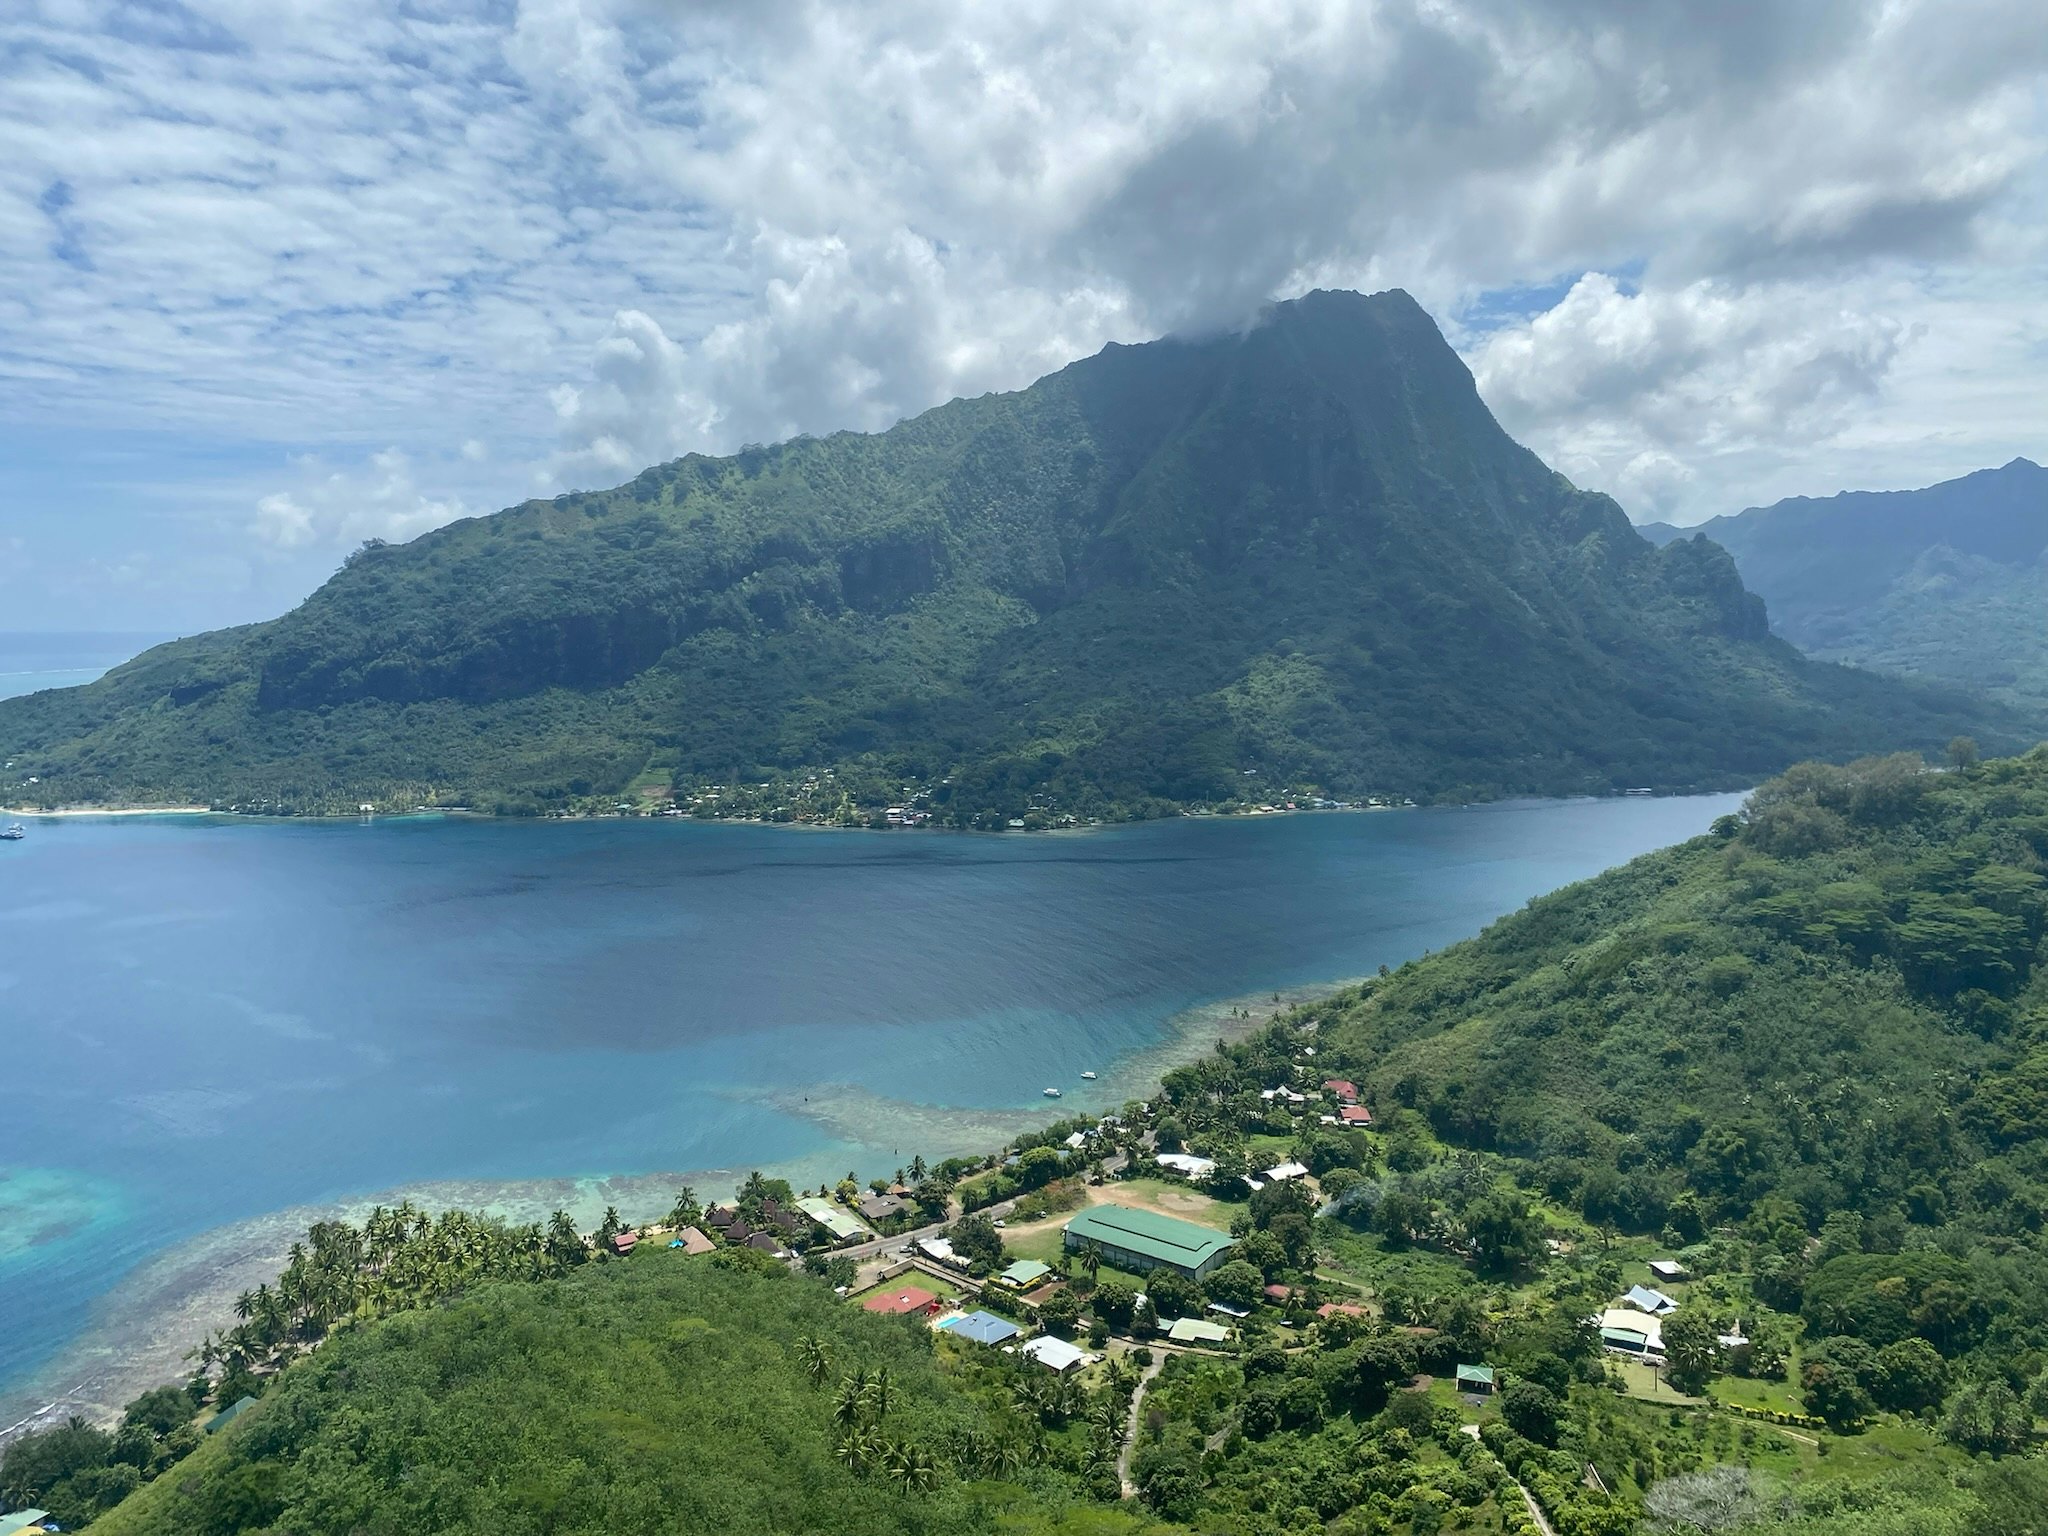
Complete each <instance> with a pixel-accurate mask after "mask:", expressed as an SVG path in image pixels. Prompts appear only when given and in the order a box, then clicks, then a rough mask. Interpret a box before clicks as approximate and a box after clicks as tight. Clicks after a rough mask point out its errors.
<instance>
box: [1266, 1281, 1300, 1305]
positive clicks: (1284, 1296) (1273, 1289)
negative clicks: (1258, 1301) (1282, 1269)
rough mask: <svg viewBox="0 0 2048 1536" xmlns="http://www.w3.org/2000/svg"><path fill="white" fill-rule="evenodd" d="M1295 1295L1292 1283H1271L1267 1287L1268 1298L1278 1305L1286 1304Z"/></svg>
mask: <svg viewBox="0 0 2048 1536" xmlns="http://www.w3.org/2000/svg"><path fill="white" fill-rule="evenodd" d="M1293 1295H1294V1287H1293V1286H1291V1285H1269V1286H1267V1287H1266V1300H1268V1301H1270V1302H1272V1303H1273V1304H1274V1305H1276V1306H1285V1305H1286V1304H1287V1302H1288V1300H1289V1299H1290V1298H1291V1297H1292V1296H1293Z"/></svg>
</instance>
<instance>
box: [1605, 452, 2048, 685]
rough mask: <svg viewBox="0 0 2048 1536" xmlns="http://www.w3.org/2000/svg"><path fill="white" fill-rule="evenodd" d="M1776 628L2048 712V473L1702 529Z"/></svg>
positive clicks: (2014, 469)
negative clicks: (2046, 619) (2046, 618)
mask: <svg viewBox="0 0 2048 1536" xmlns="http://www.w3.org/2000/svg"><path fill="white" fill-rule="evenodd" d="M1642 531H1643V534H1644V536H1645V537H1647V538H1649V539H1650V540H1652V541H1653V542H1655V543H1657V544H1660V545H1665V546H1669V545H1670V544H1671V543H1672V542H1673V541H1675V540H1678V539H1681V538H1689V537H1694V536H1697V535H1700V534H1704V535H1705V536H1706V537H1708V538H1710V539H1712V540H1713V541H1714V542H1715V543H1717V544H1719V545H1720V546H1721V547H1722V548H1723V549H1726V550H1727V551H1728V552H1729V553H1730V554H1731V555H1733V556H1734V557H1735V564H1736V567H1737V568H1738V569H1739V570H1740V571H1741V572H1742V579H1743V582H1744V583H1745V584H1746V585H1747V586H1748V587H1749V588H1750V589H1751V590H1752V591H1754V592H1756V593H1758V594H1759V595H1760V596H1761V597H1762V598H1763V600H1764V601H1765V603H1766V604H1768V605H1769V607H1770V612H1771V621H1772V626H1773V627H1774V628H1775V629H1776V630H1777V632H1778V633H1779V634H1781V635H1783V636H1784V637H1785V638H1786V639H1787V640H1789V641H1791V642H1792V643H1793V644H1794V645H1796V646H1798V647H1799V648H1800V649H1801V650H1804V651H1808V652H1810V653H1812V654H1813V655H1816V656H1822V657H1827V658H1830V659H1832V660H1836V661H1848V662H1854V663H1856V664H1857V665H1859V666H1866V667H1877V668H1881V669H1883V670H1886V671H1891V672H1902V673H1912V674H1918V675H1921V676H1925V677H1933V678H1945V679H1948V680H1950V681H1953V682H1959V683H1963V684H1966V685H1968V686H1970V687H1972V688H1979V689H1984V690H1987V691H1990V692H1992V693H1994V694H1996V695H1998V696H2001V697H2003V698H2005V699H2007V700H2008V701H2010V702H2013V703H2016V704H2019V705H2021V706H2022V707H2023V708H2027V709H2030V710H2036V711H2038V709H2039V708H2040V706H2041V705H2042V704H2043V703H2044V702H2048V624H2044V623H2043V622H2042V614H2043V613H2044V612H2048V558H2044V557H2048V469H2043V468H2042V467H2041V466H2040V465H2038V464H2035V463H2032V462H2031V461H2029V460H2027V459H2014V460H2013V461H2012V462H2011V463H2010V464H2007V465H2005V466H2004V467H2003V468H2001V469H1985V470H1979V471H1978V472H1977V473H1976V474H1973V475H1965V476H1963V477H1962V478H1961V479H1959V480H1945V481H1943V482H1942V483H1941V484H1939V485H1931V486H1928V487H1927V488H1926V489H1925V490H1918V491H1848V492H1844V493H1843V494H1842V495H1839V496H1829V497H1825V498H1819V499H1816V498H1810V497H1804V496H1800V497H1794V498H1793V499H1791V500H1789V501H1781V502H1777V503H1775V504H1774V505H1772V506H1768V507H1752V508H1750V509H1749V510H1748V511H1746V512H1741V513H1737V514H1735V515H1734V516H1730V517H1717V518H1714V519H1713V520H1711V521H1710V522H1706V523H1702V524H1701V525H1700V526H1699V527H1697V528H1673V527H1671V526H1670V525H1669V524H1664V523H1658V524H1652V525H1650V526H1648V527H1645V528H1644V529H1643V530H1642Z"/></svg>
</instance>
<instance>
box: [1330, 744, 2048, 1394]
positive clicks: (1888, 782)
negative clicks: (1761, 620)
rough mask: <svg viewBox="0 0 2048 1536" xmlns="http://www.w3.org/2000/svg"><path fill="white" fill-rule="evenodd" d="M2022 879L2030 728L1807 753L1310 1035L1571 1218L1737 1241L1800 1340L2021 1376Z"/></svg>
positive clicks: (2046, 1085)
mask: <svg viewBox="0 0 2048 1536" xmlns="http://www.w3.org/2000/svg"><path fill="white" fill-rule="evenodd" d="M2044 869H2048V749H2039V750H2036V751H2035V752H2033V753H2031V754H2029V755H2028V756H2026V757H2024V758H2019V759H2007V760H2003V761H1999V762H1993V763H1987V764H1984V765H1981V766H1975V767H1970V768H1967V769H1963V770H1959V771H1954V772H1947V773H1928V772H1925V771H1923V770H1921V769H1920V767H1919V765H1918V764H1917V763H1914V762H1912V761H1910V760H1903V759H1881V760H1876V761H1873V762H1870V763H1865V764H1860V765H1856V766H1853V767H1851V768H1848V769H1831V768H1822V767H1818V766H1807V767H1803V768H1801V769H1799V770H1797V771H1796V772H1794V773H1792V774H1790V775H1788V776H1787V777H1785V778H1784V779H1781V780H1777V781H1774V782H1772V783H1771V784H1768V785H1766V786H1765V787H1764V788H1763V789H1761V790H1759V791H1758V792H1757V795H1756V796H1755V797H1754V799H1753V800H1752V802H1751V805H1750V809H1749V811H1748V813H1747V815H1746V818H1745V819H1744V820H1742V821H1741V822H1740V823H1739V824H1738V823H1737V822H1736V821H1735V820H1734V819H1732V818H1731V819H1730V820H1729V821H1728V822H1727V823H1726V824H1724V825H1723V826H1722V827H1721V828H1719V829H1718V830H1717V833H1716V835H1714V836H1710V837H1705V838H1700V839H1696V840H1695V841H1693V842H1691V843H1688V844H1685V845H1682V846H1680V847H1677V848H1673V849H1670V850H1668V851H1666V852H1663V853H1659V854H1653V855H1651V856H1649V857H1647V858H1643V859H1639V860H1637V861H1636V862H1634V863H1632V864H1630V865H1628V866H1627V867H1626V868H1624V869H1621V870H1618V871H1615V872H1613V873H1611V874H1608V875H1604V876H1602V877H1600V878H1599V879H1596V880H1593V881H1590V882H1588V883H1586V884H1584V885H1580V886H1576V887H1573V888H1571V889H1569V890H1567V891H1564V892H1561V893H1559V894H1557V895H1554V896H1549V897H1545V898H1543V899H1541V900H1539V901H1537V902H1534V903H1532V904H1531V905H1530V906H1529V908H1528V909H1527V910H1525V911H1524V912H1522V913H1520V914H1518V915H1517V916H1514V917H1512V918H1509V919H1506V920H1504V921H1503V922H1501V923H1499V924H1497V925H1495V926H1494V927H1493V928H1492V929H1490V930H1489V931H1488V932H1487V933H1486V934H1485V935H1484V936H1482V937H1481V938H1479V939H1476V940H1474V941H1472V942H1470V943H1468V944H1464V945H1460V946H1458V947H1457V948H1455V949H1453V950H1449V951H1446V952H1444V953H1443V954H1441V955H1438V956H1435V957H1433V958H1431V959H1429V960H1426V961H1423V962H1420V963H1417V964H1414V965H1410V966H1406V967H1403V968H1402V969H1401V970H1400V971H1398V972H1396V973H1395V974H1394V975H1392V976H1391V977H1388V978H1386V979H1385V980H1383V981H1381V982H1380V983H1378V984H1376V985H1373V986H1370V987H1369V988H1367V989H1366V991H1365V992H1364V993H1363V994H1362V995H1358V996H1354V997H1352V998H1351V999H1350V1000H1349V1001H1348V1002H1347V1003H1345V1004H1344V1006H1343V1007H1342V1008H1341V1010H1339V1011H1338V1012H1337V1013H1336V1014H1335V1016H1334V1017H1332V1018H1331V1019H1329V1020H1328V1022H1327V1023H1326V1024H1325V1026H1324V1028H1325V1030H1326V1031H1327V1032H1328V1033H1329V1034H1330V1035H1331V1036H1332V1037H1333V1038H1334V1039H1335V1040H1336V1041H1337V1042H1340V1043H1341V1048H1342V1057H1341V1059H1344V1060H1348V1061H1352V1062H1355V1063H1357V1064H1358V1066H1359V1068H1360V1070H1362V1071H1364V1072H1365V1073H1366V1075H1367V1078H1368V1080H1369V1081H1370V1082H1371V1084H1372V1085H1373V1089H1374V1092H1375V1094H1376V1095H1377V1096H1378V1098H1379V1101H1380V1102H1381V1103H1382V1104H1384V1105H1386V1106H1388V1107H1389V1108H1393V1107H1395V1106H1407V1107H1410V1108H1412V1109H1414V1110H1415V1111H1418V1112H1419V1114H1420V1116H1421V1117H1422V1118H1423V1120H1425V1121H1426V1122H1427V1123H1428V1124H1429V1125H1430V1126H1431V1127H1432V1128H1433V1129H1434V1130H1435V1132H1436V1133H1437V1134H1439V1135H1442V1136H1444V1137H1446V1138H1448V1139H1450V1140H1452V1141H1454V1142H1457V1143H1459V1144H1462V1145H1468V1146H1474V1147H1481V1148H1486V1149H1488V1150H1491V1151H1495V1152H1499V1153H1504V1154H1507V1155H1509V1156H1511V1157H1513V1158H1515V1159H1517V1160H1518V1161H1520V1162H1521V1163H1522V1164H1523V1165H1524V1166H1525V1168H1526V1169H1527V1174H1528V1177H1529V1178H1530V1180H1531V1182H1532V1183H1533V1184H1534V1186H1535V1187H1537V1188H1539V1189H1541V1190H1543V1191H1544V1192H1545V1193H1546V1194H1547V1195H1548V1196H1549V1197H1551V1198H1554V1199H1556V1200H1558V1201H1560V1202H1563V1203H1564V1204H1565V1205H1567V1206H1568V1207H1571V1208H1575V1209H1577V1210H1579V1211H1581V1212H1582V1213H1583V1214H1584V1215H1585V1216H1586V1218H1588V1219H1589V1220H1591V1221H1594V1222H1603V1223H1611V1224H1613V1225H1615V1226H1618V1227H1619V1228H1621V1229H1623V1230H1634V1231H1643V1230H1648V1231H1653V1232H1655V1231H1663V1232H1664V1233H1665V1234H1666V1237H1667V1240H1668V1241H1670V1242H1672V1243H1674V1244H1677V1243H1690V1242H1699V1241H1702V1240H1703V1239H1705V1238H1707V1237H1708V1236H1709V1234H1711V1233H1713V1232H1717V1231H1727V1230H1734V1229H1739V1230H1741V1231H1742V1232H1743V1233H1745V1234H1746V1235H1747V1236H1748V1237H1750V1238H1751V1239H1752V1240H1753V1241H1757V1242H1759V1243H1761V1244H1762V1245H1763V1247H1764V1249H1765V1250H1766V1256H1765V1259H1764V1261H1763V1262H1762V1263H1761V1266H1760V1268H1759V1270H1758V1273H1757V1281H1758V1291H1757V1295H1758V1299H1759V1300H1760V1301H1763V1302H1766V1303H1768V1304H1769V1305H1770V1306H1772V1307H1774V1308H1776V1309H1778V1310H1780V1311H1783V1312H1788V1313H1803V1315H1804V1316H1805V1318H1806V1321H1807V1324H1808V1328H1809V1332H1810V1333H1819V1334H1836V1333H1846V1334H1854V1335H1858V1336H1861V1337H1864V1338H1866V1339H1868V1340H1869V1341H1870V1342H1871V1343H1873V1344H1874V1345H1879V1346H1882V1345H1885V1344H1890V1343H1893V1342H1895V1341H1896V1340H1898V1339H1900V1338H1903V1337H1908V1336H1913V1335H1916V1334H1918V1335H1922V1336H1925V1337H1927V1338H1928V1339H1929V1340H1930V1341H1931V1342H1933V1343H1934V1344H1935V1345H1936V1346H1937V1347H1938V1348H1939V1349H1940V1350H1941V1351H1942V1352H1943V1354H1944V1355H1945V1356H1947V1357H1948V1358H1950V1359H1951V1360H1952V1361H1955V1362H1958V1363H1959V1365H1960V1367H1961V1368H1962V1369H1963V1370H1964V1371H1966V1372H1968V1373H1973V1374H1976V1375H1979V1376H1981V1377H1984V1378H1986V1379H1990V1378H1996V1377H2009V1378H2010V1379H2011V1381H2012V1382H2014V1383H2017V1384H2022V1385H2023V1384H2024V1383H2025V1382H2026V1381H2027V1380H2029V1379H2031V1378H2033V1377H2035V1376H2037V1375H2039V1374H2040V1372H2041V1369H2042V1367H2043V1365H2048V1240H2044V1238H2043V1227H2044V1223H2048V970H2044V968H2043V967H2042V964H2041V961H2042V943H2043V928H2044V920H2048V879H2044ZM1813 1235H1818V1236H1819V1237H1820V1239H1821V1242H1820V1245H1819V1247H1818V1249H1816V1248H1814V1247H1813V1246H1811V1245H1810V1242H1809V1238H1810V1236H1813ZM1888 1276H1889V1277H1893V1279H1892V1285H1893V1286H1894V1287H1895V1288H1893V1289H1888V1286H1887V1284H1884V1283H1880V1282H1883V1281H1885V1280H1886V1277H1888ZM1937 1293H1938V1299H1933V1298H1934V1297H1935V1296H1936V1294H1937ZM2044 1406H2048V1405H2044Z"/></svg>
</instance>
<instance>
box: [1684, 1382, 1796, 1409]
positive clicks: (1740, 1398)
mask: <svg viewBox="0 0 2048 1536" xmlns="http://www.w3.org/2000/svg"><path fill="white" fill-rule="evenodd" d="M1707 1395H1708V1396H1709V1397H1711V1398H1712V1399H1713V1400H1714V1401H1715V1402H1717V1403H1733V1404H1735V1405H1736V1406H1737V1407H1741V1408H1765V1409H1769V1410H1770V1411H1772V1412H1774V1413H1804V1412H1805V1411H1806V1409H1805V1406H1804V1405H1803V1404H1802V1403H1801V1402H1800V1401H1799V1394H1798V1393H1797V1392H1795V1391H1794V1390H1793V1389H1792V1384H1791V1383H1790V1382H1789V1381H1756V1380H1753V1379H1751V1378H1750V1377H1747V1376H1718V1377H1716V1378H1715V1379H1714V1380H1713V1381H1712V1382H1710V1383H1708V1385H1707Z"/></svg>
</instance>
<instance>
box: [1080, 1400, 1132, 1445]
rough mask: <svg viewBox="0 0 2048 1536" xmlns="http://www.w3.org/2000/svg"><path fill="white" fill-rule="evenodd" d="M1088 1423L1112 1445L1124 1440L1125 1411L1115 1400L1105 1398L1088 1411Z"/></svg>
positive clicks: (1121, 1442)
mask: <svg viewBox="0 0 2048 1536" xmlns="http://www.w3.org/2000/svg"><path fill="white" fill-rule="evenodd" d="M1088 1423H1089V1424H1090V1426H1092V1427H1093V1428H1094V1430H1095V1431H1096V1433H1098V1434H1099V1435H1101V1436H1102V1437H1103V1439H1105V1440H1107V1441H1109V1443H1110V1444H1111V1445H1118V1446H1120V1445H1122V1444H1123V1440H1124V1410H1123V1409H1122V1407H1121V1406H1119V1405H1118V1404H1117V1403H1116V1401H1115V1400H1114V1399H1111V1398H1104V1399H1102V1401H1100V1402H1098V1403H1097V1404H1096V1405H1095V1406H1094V1407H1093V1408H1091V1409H1089V1410H1088Z"/></svg>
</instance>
